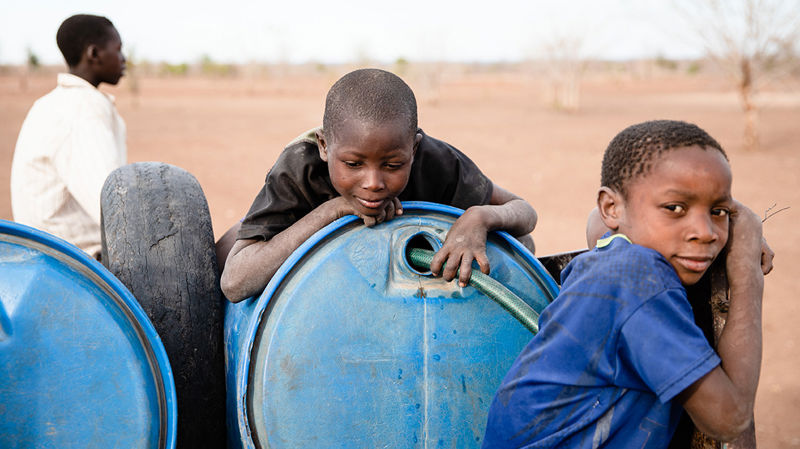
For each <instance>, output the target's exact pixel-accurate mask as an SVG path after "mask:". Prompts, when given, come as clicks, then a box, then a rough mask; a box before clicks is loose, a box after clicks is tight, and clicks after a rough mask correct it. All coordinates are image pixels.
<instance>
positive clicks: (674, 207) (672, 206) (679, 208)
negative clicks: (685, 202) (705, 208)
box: [664, 204, 686, 214]
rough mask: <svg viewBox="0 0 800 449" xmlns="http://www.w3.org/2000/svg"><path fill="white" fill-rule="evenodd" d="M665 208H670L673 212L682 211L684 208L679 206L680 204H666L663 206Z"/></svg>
mask: <svg viewBox="0 0 800 449" xmlns="http://www.w3.org/2000/svg"><path fill="white" fill-rule="evenodd" d="M664 207H665V208H666V209H667V210H670V211H672V212H675V213H679V214H680V213H683V212H684V211H685V210H686V209H685V208H684V207H683V206H681V205H680V204H668V205H666V206H664Z"/></svg>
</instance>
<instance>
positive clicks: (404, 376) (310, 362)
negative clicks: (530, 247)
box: [225, 203, 558, 448]
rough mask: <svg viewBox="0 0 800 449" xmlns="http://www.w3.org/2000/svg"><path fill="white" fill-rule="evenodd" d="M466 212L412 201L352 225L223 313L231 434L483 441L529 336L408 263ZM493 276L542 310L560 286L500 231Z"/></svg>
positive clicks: (474, 294)
mask: <svg viewBox="0 0 800 449" xmlns="http://www.w3.org/2000/svg"><path fill="white" fill-rule="evenodd" d="M460 213H461V211H460V210H458V209H455V208H452V207H447V206H442V205H436V204H430V203H406V204H404V214H403V215H402V216H399V217H396V218H394V219H393V220H391V221H389V222H386V223H383V224H381V225H378V226H375V227H372V228H367V227H365V226H364V225H363V224H362V223H361V221H360V220H358V219H356V218H355V217H352V216H351V217H345V218H343V219H341V220H338V221H336V222H334V223H332V224H331V225H329V226H328V227H326V228H324V229H323V230H321V231H319V232H318V233H317V234H315V235H314V236H313V237H312V238H311V239H309V241H307V242H306V243H305V244H304V245H303V246H301V247H300V248H299V249H298V250H297V251H295V252H294V253H293V255H292V256H291V257H290V259H289V260H287V261H286V263H284V264H283V266H282V267H281V269H280V270H279V271H278V273H276V275H275V276H274V277H273V279H272V281H271V282H270V284H269V285H268V286H267V288H266V289H265V291H264V293H263V294H262V295H261V296H260V297H258V298H253V299H250V300H247V301H244V302H242V303H239V304H229V305H228V309H227V311H226V328H225V339H226V350H227V354H228V365H227V379H228V381H227V382H228V431H229V443H230V446H231V447H244V448H253V447H260V448H268V447H269V448H300V447H341V448H375V447H403V448H412V447H419V448H423V447H425V448H438V447H447V448H470V447H480V445H481V442H482V438H483V432H484V426H485V424H486V414H487V411H488V407H489V404H490V402H491V400H492V397H493V395H494V392H495V390H496V389H497V387H498V386H499V384H500V381H501V380H502V378H503V376H504V375H505V373H506V371H507V370H508V368H509V367H510V365H511V364H512V362H513V361H514V359H515V358H516V357H517V355H518V354H519V352H520V351H521V350H522V348H523V347H524V346H525V345H526V344H527V343H528V341H529V340H530V339H531V337H532V334H531V332H530V331H529V330H528V329H526V328H525V327H524V326H523V325H522V324H520V322H518V321H517V320H516V319H515V318H514V317H512V316H511V315H510V314H509V313H508V312H507V311H506V310H504V309H503V308H502V307H501V306H499V305H498V304H497V303H495V302H493V301H492V300H490V299H488V298H487V297H486V296H484V295H483V294H482V293H480V292H479V291H477V290H475V289H474V288H472V287H470V286H468V287H465V288H461V287H459V286H458V284H457V283H456V282H445V281H444V280H442V279H440V278H434V277H432V276H430V275H429V273H426V272H425V271H424V270H420V269H418V268H415V267H414V266H412V265H411V264H410V263H409V261H408V258H407V251H408V249H409V248H410V247H422V248H427V249H432V250H434V251H435V250H437V249H439V247H440V246H441V242H443V241H444V240H445V238H446V235H447V231H448V230H449V229H450V226H451V225H452V224H453V223H454V221H455V219H456V218H457V217H458V216H459V215H460ZM487 255H488V257H489V261H490V264H491V277H493V278H494V279H496V280H498V281H499V282H501V283H502V284H504V285H505V286H506V287H507V288H509V289H510V290H511V291H512V292H514V293H516V294H517V295H518V296H520V297H521V298H522V299H523V300H524V301H525V302H527V303H528V304H529V305H530V306H531V307H533V308H534V309H535V310H536V311H541V310H542V309H543V308H544V307H545V306H546V305H547V304H548V303H549V302H550V301H552V299H553V298H555V295H556V294H557V289H558V287H557V285H556V284H555V282H554V281H553V279H552V278H551V277H550V276H549V275H548V274H547V272H546V271H545V270H544V268H543V267H542V266H541V265H540V264H539V262H538V261H537V260H536V259H535V258H534V257H533V256H532V255H531V253H530V252H529V251H527V250H526V249H525V248H524V247H523V246H522V245H521V244H520V243H519V242H518V241H517V240H515V239H513V238H512V237H510V236H509V235H507V234H505V233H492V234H491V235H490V237H489V240H488V243H487Z"/></svg>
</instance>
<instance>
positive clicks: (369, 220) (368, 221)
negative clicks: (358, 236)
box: [363, 215, 378, 228]
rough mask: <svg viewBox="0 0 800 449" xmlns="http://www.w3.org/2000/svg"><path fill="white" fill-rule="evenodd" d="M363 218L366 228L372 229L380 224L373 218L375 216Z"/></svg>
mask: <svg viewBox="0 0 800 449" xmlns="http://www.w3.org/2000/svg"><path fill="white" fill-rule="evenodd" d="M363 218H364V226H366V227H368V228H371V227H373V226H375V224H376V223H377V222H378V220H377V218H376V217H373V216H370V215H367V216H365V217H363Z"/></svg>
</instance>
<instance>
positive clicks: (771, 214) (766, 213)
mask: <svg viewBox="0 0 800 449" xmlns="http://www.w3.org/2000/svg"><path fill="white" fill-rule="evenodd" d="M777 205H778V203H775V204H773V205H772V206H770V207H768V208H767V210H765V211H764V219H763V220H761V223H764V222H765V221H767V220H768V219H770V218H772V217H774V216H775V215H777V214H778V213H780V212H783V211H785V210H786V209H789V206H786V207H782V208H780V209H778V210H776V211H775V212H772V209H775V206H777Z"/></svg>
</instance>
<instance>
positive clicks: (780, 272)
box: [0, 69, 800, 448]
mask: <svg viewBox="0 0 800 449" xmlns="http://www.w3.org/2000/svg"><path fill="white" fill-rule="evenodd" d="M342 73H343V72H342V71H341V70H340V71H336V70H332V69H328V71H319V72H313V71H309V72H307V73H288V72H280V71H275V72H274V73H271V74H269V76H261V77H254V76H250V77H249V76H240V77H239V78H216V79H211V78H186V77H175V78H142V79H138V80H137V83H136V84H137V86H138V93H136V94H135V93H134V89H132V83H131V82H130V80H129V79H123V82H122V83H120V85H119V86H117V87H111V88H108V87H104V90H106V91H107V92H111V93H113V94H114V95H116V96H117V105H118V108H119V110H120V112H121V114H122V116H123V117H124V119H125V121H126V122H127V126H128V154H129V160H130V161H131V162H136V161H147V160H157V161H164V162H168V163H170V164H174V165H177V166H180V167H182V168H184V169H186V170H188V171H189V172H191V173H192V174H194V175H195V176H196V177H197V179H198V180H199V181H200V184H201V185H202V186H203V189H204V191H205V193H206V196H207V198H208V202H209V207H210V211H211V216H212V220H213V225H214V231H215V234H216V235H217V236H220V235H221V234H222V233H223V232H224V231H225V230H226V229H227V228H228V226H230V225H231V224H233V223H234V222H236V220H238V219H239V218H241V217H242V216H243V215H244V214H245V213H246V211H247V209H248V207H249V205H250V202H251V201H252V199H253V197H254V196H255V194H256V192H257V191H258V189H259V188H260V187H261V184H262V182H263V180H264V176H265V174H266V172H267V170H268V169H269V167H270V166H271V165H272V163H273V162H274V160H275V159H276V157H277V155H278V154H279V152H280V151H281V149H282V148H283V145H284V144H285V143H287V142H289V141H290V140H291V139H292V138H294V137H295V136H297V135H298V134H300V133H301V132H302V131H304V130H306V129H309V128H311V127H314V126H317V125H318V124H320V122H321V120H322V109H323V103H324V96H325V93H326V91H327V89H328V88H329V87H330V85H331V84H332V83H333V81H335V80H336V79H337V78H338V76H340V75H341V74H342ZM406 78H407V81H409V84H410V85H411V87H412V88H413V89H414V90H415V92H416V93H417V97H418V101H419V116H420V125H421V126H422V127H423V129H425V131H426V132H428V133H429V134H431V135H433V136H435V137H438V138H440V139H443V140H446V141H448V142H450V143H451V144H453V145H455V146H456V147H458V148H460V149H461V150H462V151H464V152H465V153H467V154H468V155H469V156H470V157H471V158H472V159H473V160H475V161H476V162H477V164H478V165H479V166H480V167H481V168H482V169H483V171H484V172H485V173H486V174H488V176H489V177H490V178H492V179H493V180H494V181H495V182H496V183H498V184H499V185H501V186H503V187H505V188H507V189H509V190H511V191H513V192H515V193H517V194H518V195H520V196H522V197H524V198H525V199H527V200H528V201H529V202H530V203H531V204H533V206H534V207H535V208H536V210H537V211H538V212H539V217H540V220H539V224H538V226H537V228H536V230H535V231H534V233H533V236H534V239H535V240H536V243H537V254H538V255H546V254H552V253H556V252H562V251H568V250H574V249H579V248H583V247H585V246H586V242H585V239H584V224H585V220H586V216H587V213H588V212H589V210H590V209H591V208H592V207H593V204H594V200H595V193H596V189H597V187H598V184H599V177H600V176H599V170H600V160H601V157H602V152H603V150H604V148H605V146H606V145H607V144H608V142H609V140H610V139H611V138H612V137H613V136H614V135H615V134H616V133H617V132H618V131H620V130H621V129H623V128H624V127H626V126H628V125H630V124H633V123H636V122H640V121H644V120H649V119H656V118H674V119H683V120H687V121H691V122H694V123H697V124H698V125H700V126H701V127H703V128H705V129H706V130H707V131H709V133H710V134H711V135H713V136H714V137H716V138H717V140H719V141H720V143H722V145H723V147H724V148H725V149H726V151H727V152H728V155H729V157H730V159H731V164H732V166H733V173H734V196H735V197H736V198H738V199H739V200H741V201H743V202H744V203H745V204H747V205H749V206H750V207H751V208H752V209H753V210H755V211H757V212H759V213H763V212H764V211H765V210H766V209H768V208H769V207H770V206H772V205H773V204H775V205H777V208H782V207H787V206H789V207H791V208H790V209H789V210H786V211H784V212H781V213H779V214H777V215H776V216H774V217H772V218H770V219H769V220H768V221H767V222H766V223H765V225H764V230H765V234H766V237H767V239H768V241H769V243H770V245H771V246H772V248H773V249H774V250H775V252H776V254H777V255H776V257H775V270H774V271H773V273H772V274H770V275H769V276H768V277H767V279H766V283H765V284H766V287H765V289H766V290H765V299H764V359H763V366H762V373H761V383H760V388H759V391H758V397H757V403H756V430H757V437H758V440H759V443H760V444H759V445H760V447H762V448H785V447H800V420H798V419H797V415H796V413H798V412H800V376H798V375H797V374H796V372H795V370H796V369H799V368H800V363H798V362H799V361H800V358H799V357H798V348H797V343H798V342H797V340H798V333H797V327H796V326H797V321H798V319H800V317H799V316H798V312H799V311H800V310H799V309H800V307H799V306H798V301H797V299H796V298H795V297H794V295H795V294H796V292H797V289H798V287H797V286H795V287H792V286H791V283H792V282H794V281H792V279H795V281H797V280H798V278H795V276H798V274H800V272H799V271H798V267H799V266H800V231H799V230H798V227H797V225H796V224H793V223H795V220H797V219H798V218H797V217H798V214H799V213H800V176H798V174H800V126H798V125H800V93H799V92H800V90H798V89H794V90H789V91H787V92H774V93H769V94H766V95H764V96H763V97H762V103H763V104H764V108H763V110H762V112H761V116H760V119H761V128H760V132H761V143H762V149H761V150H759V151H755V152H753V151H746V150H745V149H744V148H743V146H742V124H743V116H742V114H741V112H740V110H739V106H738V102H737V97H736V95H735V93H734V92H733V91H731V90H729V88H728V84H727V83H726V81H725V80H723V79H718V78H714V77H710V76H702V75H701V76H692V77H690V76H688V75H676V74H674V73H672V74H666V73H661V74H659V73H650V74H648V75H647V76H632V75H631V74H626V73H606V74H594V75H592V76H589V77H587V79H586V80H585V81H584V85H583V90H582V93H581V108H580V110H579V111H578V112H576V113H564V112H558V111H554V110H553V109H551V108H549V107H547V105H546V104H544V102H543V100H542V98H543V95H542V92H543V84H542V82H541V81H540V80H539V79H537V77H536V76H533V75H531V74H527V73H524V72H521V71H510V70H506V71H502V70H494V71H491V70H483V71H474V70H473V71H470V70H464V69H462V70H443V71H442V72H441V73H438V74H435V76H431V75H430V74H429V75H427V76H426V75H424V74H416V75H415V74H411V73H410V74H408V76H407V77H406ZM54 84H55V76H54V75H52V74H40V75H37V76H33V77H31V78H29V79H28V81H27V83H26V86H25V88H24V89H23V87H22V83H21V81H20V78H19V76H17V75H13V74H5V75H0V219H8V220H10V219H11V218H12V217H11V206H10V197H9V172H10V165H11V158H12V153H13V150H14V144H15V142H16V137H17V133H18V132H19V129H20V126H21V124H22V121H23V119H24V117H25V114H26V112H27V110H28V108H29V107H30V106H31V104H32V103H33V101H34V100H35V99H36V98H38V97H39V96H41V95H43V94H44V93H46V92H47V91H48V90H50V89H51V88H52V87H53V86H54ZM793 291H794V292H795V293H792V292H793ZM793 323H794V324H793Z"/></svg>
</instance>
